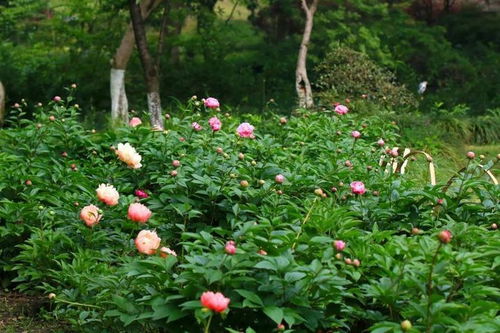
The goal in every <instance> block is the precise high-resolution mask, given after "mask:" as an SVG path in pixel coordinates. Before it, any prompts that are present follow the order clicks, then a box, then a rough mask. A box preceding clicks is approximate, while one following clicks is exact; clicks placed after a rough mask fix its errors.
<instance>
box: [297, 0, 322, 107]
mask: <svg viewBox="0 0 500 333" xmlns="http://www.w3.org/2000/svg"><path fill="white" fill-rule="evenodd" d="M317 7H318V0H313V2H312V4H311V7H308V5H307V2H306V0H302V9H303V10H304V12H305V14H306V25H305V28H304V34H303V35H302V42H301V43H300V49H299V56H298V59H297V68H296V70H295V90H296V91H297V97H298V99H299V107H302V108H310V107H312V106H313V105H314V102H313V96H312V89H311V83H310V82H309V78H308V77H307V67H306V60H307V48H308V46H309V40H310V39H311V31H312V28H313V19H314V13H315V12H316V9H317Z"/></svg>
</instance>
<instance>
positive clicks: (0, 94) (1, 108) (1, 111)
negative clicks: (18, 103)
mask: <svg viewBox="0 0 500 333" xmlns="http://www.w3.org/2000/svg"><path fill="white" fill-rule="evenodd" d="M4 117H5V89H4V88H3V84H2V82H1V81H0V127H1V126H3V119H4Z"/></svg>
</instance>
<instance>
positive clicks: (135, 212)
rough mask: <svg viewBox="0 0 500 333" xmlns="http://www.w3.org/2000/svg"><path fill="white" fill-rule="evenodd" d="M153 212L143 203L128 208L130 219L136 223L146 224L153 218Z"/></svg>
mask: <svg viewBox="0 0 500 333" xmlns="http://www.w3.org/2000/svg"><path fill="white" fill-rule="evenodd" d="M151 214H152V213H151V211H150V210H149V209H148V207H146V206H144V205H143V204H141V203H138V202H136V203H133V204H130V206H129V207H128V214H127V215H128V218H129V219H131V220H132V221H134V222H139V223H146V222H147V221H148V220H149V218H150V217H151Z"/></svg>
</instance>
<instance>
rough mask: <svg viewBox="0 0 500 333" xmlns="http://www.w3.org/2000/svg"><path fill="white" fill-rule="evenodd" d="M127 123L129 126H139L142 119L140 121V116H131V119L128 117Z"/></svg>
mask: <svg viewBox="0 0 500 333" xmlns="http://www.w3.org/2000/svg"><path fill="white" fill-rule="evenodd" d="M128 124H129V126H131V127H136V126H139V125H140V124H142V121H141V119H140V118H137V117H133V118H132V119H130V121H129V122H128Z"/></svg>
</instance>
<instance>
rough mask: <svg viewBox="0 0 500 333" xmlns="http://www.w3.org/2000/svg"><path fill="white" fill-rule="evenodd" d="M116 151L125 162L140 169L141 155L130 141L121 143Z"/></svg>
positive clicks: (133, 167)
mask: <svg viewBox="0 0 500 333" xmlns="http://www.w3.org/2000/svg"><path fill="white" fill-rule="evenodd" d="M115 153H116V155H118V158H119V159H120V160H121V161H122V162H125V163H126V164H127V165H128V166H129V167H130V168H132V169H139V168H140V167H141V166H142V164H141V160H142V157H141V155H139V154H138V153H137V151H136V150H135V148H134V147H132V146H131V145H130V143H128V142H127V143H125V144H123V143H119V144H118V148H116V150H115Z"/></svg>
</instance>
